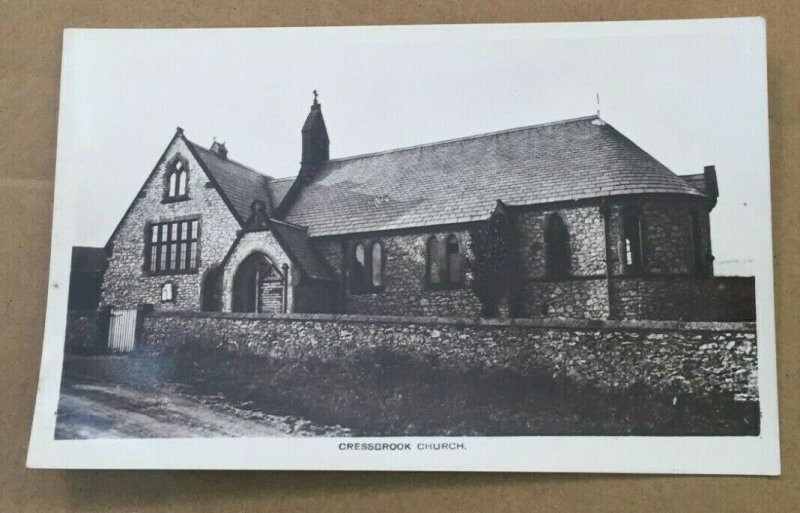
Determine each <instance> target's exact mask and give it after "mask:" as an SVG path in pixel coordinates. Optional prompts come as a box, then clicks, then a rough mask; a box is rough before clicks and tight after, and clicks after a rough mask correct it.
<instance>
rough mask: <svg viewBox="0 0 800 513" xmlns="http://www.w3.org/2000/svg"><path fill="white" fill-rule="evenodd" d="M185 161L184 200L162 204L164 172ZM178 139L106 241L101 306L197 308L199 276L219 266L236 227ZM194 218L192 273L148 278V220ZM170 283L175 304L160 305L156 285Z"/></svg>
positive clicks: (200, 170) (229, 213) (207, 179)
mask: <svg viewBox="0 0 800 513" xmlns="http://www.w3.org/2000/svg"><path fill="white" fill-rule="evenodd" d="M178 154H179V155H181V156H182V157H183V158H185V159H186V160H187V161H188V169H189V181H188V185H189V187H188V193H189V199H188V200H186V201H178V202H174V203H164V202H163V201H162V200H163V197H164V183H165V182H164V173H165V171H166V169H167V165H168V164H169V163H171V162H172V160H173V158H174V157H175V156H176V155H178ZM207 184H209V178H208V176H207V175H206V174H205V172H204V171H203V170H202V168H201V167H200V165H199V164H198V163H197V161H196V160H195V159H194V158H193V157H192V155H191V153H190V151H189V149H188V148H187V146H186V144H185V143H184V142H183V140H182V139H181V138H175V139H174V140H173V142H172V143H171V144H170V146H169V148H168V149H167V151H166V154H165V158H164V159H163V161H162V162H161V163H160V164H159V165H158V167H157V169H156V171H155V173H153V174H152V175H151V176H150V177H149V179H148V180H147V181H146V183H145V185H144V188H143V189H142V194H143V196H142V195H139V196H138V197H137V198H136V199H134V202H133V205H132V208H131V209H130V211H129V212H128V215H127V216H126V217H125V218H123V219H122V221H121V224H120V226H119V229H118V231H117V233H116V234H115V235H114V237H113V238H112V240H111V241H110V242H111V245H112V252H111V256H110V257H109V262H108V269H107V270H106V272H105V275H104V278H103V287H102V291H101V307H102V306H103V305H114V306H117V307H127V308H133V307H136V306H138V305H140V304H152V305H154V307H155V308H156V309H178V310H186V309H193V310H200V308H201V284H202V278H203V276H204V274H205V273H206V272H207V271H208V270H210V269H211V268H213V267H215V266H216V265H218V264H219V263H221V262H222V259H223V258H224V257H225V254H226V253H227V252H228V249H229V248H230V247H231V244H232V243H233V241H234V239H235V237H236V231H237V230H238V229H239V223H238V222H237V221H236V218H235V217H234V216H233V214H232V213H231V212H230V210H229V209H228V207H227V205H225V202H224V201H223V199H222V197H221V196H220V195H219V194H218V193H217V191H216V189H214V188H213V187H211V186H209V185H207ZM195 215H196V216H199V217H200V244H199V247H200V252H199V261H200V264H199V269H198V272H197V273H192V274H175V275H160V276H150V275H148V274H147V273H145V272H144V270H143V266H144V247H145V246H144V243H145V241H144V238H145V227H146V225H147V223H148V222H156V221H170V220H174V219H178V218H182V217H186V216H195ZM168 281H171V282H173V283H174V284H175V285H176V287H177V294H176V297H175V301H174V302H172V303H161V285H162V284H164V283H166V282H168Z"/></svg>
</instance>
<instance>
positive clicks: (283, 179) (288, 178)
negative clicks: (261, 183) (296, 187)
mask: <svg viewBox="0 0 800 513" xmlns="http://www.w3.org/2000/svg"><path fill="white" fill-rule="evenodd" d="M296 179H297V175H295V176H281V177H280V178H273V179H272V180H270V182H285V181H286V180H296Z"/></svg>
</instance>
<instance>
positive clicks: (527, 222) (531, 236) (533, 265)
mask: <svg viewBox="0 0 800 513" xmlns="http://www.w3.org/2000/svg"><path fill="white" fill-rule="evenodd" d="M554 213H557V214H558V215H559V216H561V219H562V220H563V221H564V224H565V225H566V227H567V230H568V232H569V242H570V248H571V262H570V271H571V275H573V276H597V275H602V276H604V275H605V273H606V255H605V242H604V241H605V232H604V228H603V214H602V212H601V210H600V205H599V203H598V204H597V205H589V206H580V207H565V208H560V209H545V210H524V211H519V212H517V213H516V214H515V215H514V225H515V227H516V229H517V237H518V241H519V253H520V259H521V260H522V262H524V266H523V276H524V278H525V279H528V280H529V279H544V278H546V276H545V254H546V253H545V247H546V243H545V239H544V233H545V222H546V220H547V218H548V216H550V215H552V214H554Z"/></svg>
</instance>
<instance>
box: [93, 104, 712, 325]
mask: <svg viewBox="0 0 800 513" xmlns="http://www.w3.org/2000/svg"><path fill="white" fill-rule="evenodd" d="M301 136H302V153H301V164H300V168H299V171H298V172H297V175H296V176H295V177H292V178H273V177H270V176H267V175H265V174H262V173H260V172H258V171H256V170H254V169H252V168H250V167H248V166H246V165H244V164H241V163H239V162H237V161H236V160H235V159H234V157H235V156H234V155H229V153H228V150H227V148H226V146H225V144H223V143H220V142H217V141H215V142H214V143H213V144H212V145H211V146H210V147H209V148H206V147H203V146H201V145H199V144H197V143H195V142H193V141H191V140H190V139H189V137H188V136H187V134H185V133H184V131H183V130H182V129H181V128H178V129H177V131H176V133H175V135H174V136H173V137H172V139H171V140H170V141H169V143H168V144H167V147H166V149H165V150H164V153H163V154H162V155H161V157H160V158H159V159H158V161H157V163H156V165H155V167H154V168H153V170H152V172H151V173H150V175H149V176H148V177H147V179H146V181H145V183H144V184H143V186H142V188H141V190H140V191H139V192H138V194H137V195H136V197H135V198H134V199H133V202H132V203H131V205H130V207H129V208H128V210H127V212H126V213H125V215H124V216H123V217H122V219H121V220H120V221H119V224H118V225H117V227H116V228H115V230H114V232H113V233H112V234H111V237H110V239H109V240H108V243H107V244H106V246H105V248H104V249H105V253H106V255H107V267H106V268H105V272H104V273H103V275H102V280H101V283H100V291H99V298H100V299H99V302H100V308H101V309H102V308H114V309H130V308H141V307H143V306H145V305H146V306H147V308H153V309H157V310H158V309H171V310H188V311H222V312H250V313H293V312H298V313H299V312H307V313H345V314H369V315H395V316H398V315H399V316H459V317H476V316H489V317H494V316H500V317H525V318H567V319H570V318H579V319H680V320H693V319H704V318H707V317H708V316H709V315H710V314H709V311H710V310H709V309H710V308H711V305H710V303H712V301H711V299H710V298H711V297H712V296H713V290H712V289H713V270H714V266H713V262H714V258H713V256H712V251H711V238H710V227H709V213H710V212H711V210H712V209H713V208H714V206H715V204H716V202H717V196H718V188H717V179H716V173H715V169H714V166H706V167H705V169H703V170H702V172H699V173H697V174H690V175H684V176H678V175H676V174H675V173H673V172H672V171H670V170H669V169H667V168H666V167H665V166H664V165H662V164H661V163H660V162H658V161H657V160H656V159H655V158H653V157H652V156H651V155H650V154H648V153H647V152H646V151H645V150H643V149H642V148H640V147H639V146H637V145H636V144H635V143H634V142H632V141H631V140H629V139H628V138H627V137H625V136H624V135H623V134H621V133H620V132H618V131H617V130H616V129H615V128H614V127H612V126H611V125H609V124H608V123H606V122H605V121H604V120H602V119H601V118H600V117H599V116H588V117H582V118H576V119H569V120H564V121H557V122H552V123H546V124H540V125H534V126H527V127H521V128H512V129H509V130H502V131H499V132H492V133H484V134H479V135H473V136H469V137H461V138H457V139H451V140H446V141H441V142H435V143H428V144H420V145H418V146H412V147H407V148H399V149H392V150H387V151H381V152H376V153H370V154H366V155H356V156H352V157H339V158H331V156H330V140H329V136H328V132H327V129H326V127H325V120H324V119H323V115H322V106H321V104H320V103H319V102H318V100H317V98H316V95H315V98H314V101H313V104H312V105H311V110H310V112H309V114H308V117H307V118H306V120H305V123H304V125H303V127H302V130H301ZM334 136H335V134H334Z"/></svg>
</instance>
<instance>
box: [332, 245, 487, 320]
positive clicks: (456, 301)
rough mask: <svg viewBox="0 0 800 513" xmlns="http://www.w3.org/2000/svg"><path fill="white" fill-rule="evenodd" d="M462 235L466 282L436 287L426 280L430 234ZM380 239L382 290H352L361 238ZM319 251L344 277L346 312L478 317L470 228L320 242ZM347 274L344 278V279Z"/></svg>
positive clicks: (478, 304) (478, 308) (478, 305)
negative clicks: (353, 252)
mask: <svg viewBox="0 0 800 513" xmlns="http://www.w3.org/2000/svg"><path fill="white" fill-rule="evenodd" d="M450 233H454V234H455V235H456V237H458V240H459V245H460V246H461V248H462V255H463V263H464V265H463V268H464V283H463V286H462V287H459V288H457V289H450V290H431V289H430V288H428V286H427V285H426V283H425V260H426V253H427V242H428V239H429V238H430V236H431V235H436V236H437V237H439V238H440V240H444V237H446V236H447V235H448V234H450ZM372 240H380V241H381V242H382V243H383V248H384V258H385V264H384V283H385V287H384V289H383V290H382V291H381V292H375V293H358V294H356V293H353V292H352V291H351V290H350V283H349V280H347V279H346V271H345V265H346V259H345V256H346V255H347V254H349V252H345V251H344V248H345V247H348V248H349V247H352V245H354V244H356V243H357V242H358V241H372ZM317 247H318V248H319V251H320V253H321V254H322V255H323V257H324V258H325V259H326V260H327V262H328V266H329V267H330V268H331V269H333V270H334V271H335V272H336V275H337V278H338V279H343V282H344V287H343V289H344V294H343V296H344V297H343V299H342V309H343V311H344V312H346V313H356V314H376V315H439V316H444V315H457V316H472V315H474V316H477V315H478V313H479V312H480V302H479V301H478V299H477V298H476V297H475V295H474V294H473V292H472V288H471V287H472V273H471V272H470V271H469V266H468V265H467V263H468V262H469V261H470V260H471V259H472V247H471V242H470V238H469V233H468V231H467V230H459V231H448V232H427V233H415V234H392V235H384V236H380V237H371V238H370V237H348V238H337V239H325V240H320V241H317ZM343 276H345V278H343Z"/></svg>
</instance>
